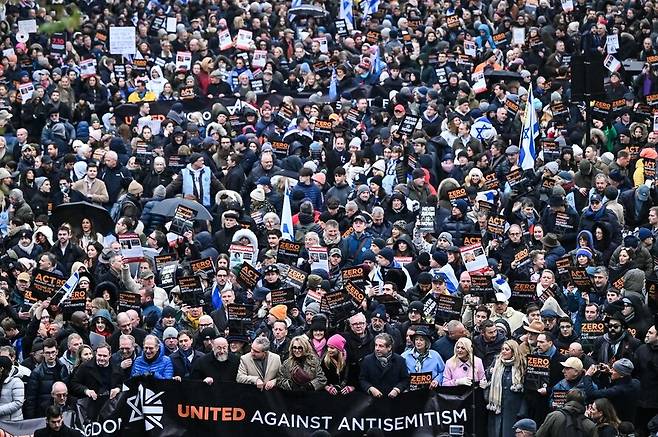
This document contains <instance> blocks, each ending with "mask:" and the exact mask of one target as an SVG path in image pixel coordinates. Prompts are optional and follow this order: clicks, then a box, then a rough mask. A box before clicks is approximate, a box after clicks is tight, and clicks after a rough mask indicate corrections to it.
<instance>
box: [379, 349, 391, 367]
mask: <svg viewBox="0 0 658 437" xmlns="http://www.w3.org/2000/svg"><path fill="white" fill-rule="evenodd" d="M375 356H376V357H377V361H379V364H381V366H382V367H386V366H388V362H389V361H390V359H391V357H392V356H393V351H391V352H389V353H388V354H386V355H384V356H381V357H380V356H378V355H375Z"/></svg>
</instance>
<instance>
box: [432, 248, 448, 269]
mask: <svg viewBox="0 0 658 437" xmlns="http://www.w3.org/2000/svg"><path fill="white" fill-rule="evenodd" d="M432 258H433V259H434V261H436V263H437V264H439V265H441V266H444V265H446V264H448V254H447V253H445V252H444V251H443V250H437V251H436V252H434V253H432Z"/></svg>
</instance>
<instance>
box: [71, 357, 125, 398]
mask: <svg viewBox="0 0 658 437" xmlns="http://www.w3.org/2000/svg"><path fill="white" fill-rule="evenodd" d="M109 367H110V369H109V373H108V374H107V376H106V377H109V379H104V376H103V373H102V372H101V368H100V367H99V366H98V364H96V359H91V360H90V361H87V362H86V363H84V364H83V365H81V366H80V367H78V370H77V372H75V376H73V378H72V379H71V382H70V383H69V387H71V392H72V394H73V395H74V396H75V397H77V398H84V397H86V396H85V391H86V390H93V391H95V392H96V394H97V395H101V393H105V392H106V391H107V392H109V391H110V390H112V389H113V388H121V384H122V383H123V374H122V372H121V367H120V366H117V365H115V364H113V363H112V360H110V365H109Z"/></svg>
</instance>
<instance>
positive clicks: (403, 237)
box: [393, 234, 414, 250]
mask: <svg viewBox="0 0 658 437" xmlns="http://www.w3.org/2000/svg"><path fill="white" fill-rule="evenodd" d="M399 241H404V242H405V243H407V246H409V250H412V249H413V247H414V246H413V243H412V242H411V238H410V237H409V235H407V234H402V235H400V236H399V237H398V239H397V240H396V241H395V244H393V248H394V249H397V248H398V242H399Z"/></svg>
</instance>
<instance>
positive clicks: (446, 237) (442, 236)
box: [438, 232, 452, 245]
mask: <svg viewBox="0 0 658 437" xmlns="http://www.w3.org/2000/svg"><path fill="white" fill-rule="evenodd" d="M438 239H439V240H447V241H448V243H450V244H451V245H452V234H451V233H450V232H441V233H440V234H439V238H438Z"/></svg>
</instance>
